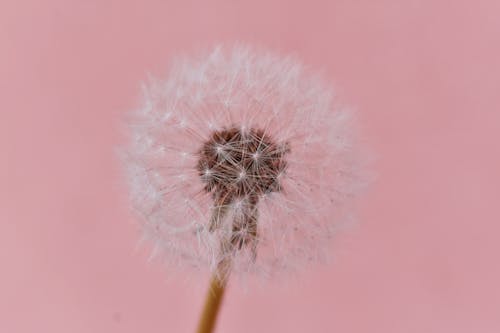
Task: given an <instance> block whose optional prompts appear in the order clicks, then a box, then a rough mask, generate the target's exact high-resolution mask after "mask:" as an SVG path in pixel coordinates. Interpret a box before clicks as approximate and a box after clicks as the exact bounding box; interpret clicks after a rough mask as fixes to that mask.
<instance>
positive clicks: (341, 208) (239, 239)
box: [124, 45, 364, 276]
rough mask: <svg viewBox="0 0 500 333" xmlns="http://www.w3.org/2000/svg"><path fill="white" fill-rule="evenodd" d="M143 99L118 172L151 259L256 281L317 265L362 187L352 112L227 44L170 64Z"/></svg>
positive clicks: (301, 77)
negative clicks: (226, 264) (224, 269)
mask: <svg viewBox="0 0 500 333" xmlns="http://www.w3.org/2000/svg"><path fill="white" fill-rule="evenodd" d="M143 96H144V97H143V103H142V105H141V107H140V108H138V110H136V111H135V112H134V113H133V114H132V115H131V116H130V119H129V121H128V125H129V128H130V132H131V140H130V143H129V145H128V146H127V147H126V149H125V154H124V156H125V158H124V164H125V166H126V170H127V178H128V181H129V184H130V190H131V191H130V193H131V200H132V204H133V206H134V208H135V211H136V212H137V213H138V214H139V215H140V220H141V221H142V223H141V226H142V230H143V233H144V237H145V238H146V239H148V240H150V241H151V242H153V244H154V250H153V251H154V254H155V255H157V256H158V257H159V258H162V259H163V260H165V261H166V262H168V263H169V264H176V265H180V266H182V267H193V268H203V267H205V268H208V269H209V270H211V271H215V270H216V267H217V265H218V264H219V263H220V262H222V261H223V260H228V259H229V260H230V261H231V266H232V271H233V272H234V273H235V274H247V273H256V274H261V275H264V276H269V275H273V274H275V273H280V272H288V271H294V270H296V269H297V268H300V267H301V266H303V265H305V264H307V263H309V262H315V261H320V260H322V259H325V258H326V257H327V256H328V252H329V251H328V250H329V248H330V246H329V244H330V243H331V238H332V236H333V235H334V233H335V231H336V230H337V229H338V227H339V226H341V225H344V224H345V223H346V222H348V221H349V219H350V216H351V207H350V206H351V205H350V203H351V202H352V200H351V199H352V198H353V197H355V195H356V194H357V192H358V191H359V189H360V188H361V187H362V186H363V184H364V181H363V172H362V171H361V170H362V159H361V157H360V156H361V154H360V153H359V148H358V144H357V141H356V140H355V135H354V129H353V121H352V114H351V112H350V111H349V110H348V109H346V108H345V107H343V106H341V105H340V104H339V103H338V102H337V101H336V99H335V96H334V94H333V91H332V89H331V88H330V87H329V86H328V85H327V84H325V83H324V82H323V81H322V80H321V79H320V78H318V77H317V76H315V75H314V74H311V73H310V72H309V71H308V70H306V69H304V67H303V66H302V65H301V64H300V63H299V62H297V61H296V60H294V59H293V58H291V57H281V56H278V55H275V54H273V53H270V52H267V51H264V50H261V49H256V48H252V47H249V46H244V45H236V46H231V47H216V48H214V49H213V50H212V51H211V52H208V53H201V54H199V55H196V56H192V57H180V58H179V59H177V61H176V62H174V64H173V65H172V67H171V70H170V73H169V75H168V77H167V79H164V80H163V79H150V80H149V81H148V82H147V83H146V84H145V85H144V89H143Z"/></svg>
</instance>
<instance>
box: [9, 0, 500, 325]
mask: <svg viewBox="0 0 500 333" xmlns="http://www.w3.org/2000/svg"><path fill="white" fill-rule="evenodd" d="M499 12H500V3H499V2H498V1H481V0H478V1H465V0H464V1H444V0H443V1H439V0H432V1H431V0H428V1H417V0H413V1H411V0H408V1H400V0H392V1H389V0H384V1H382V0H380V1H373V0H365V1H347V0H344V1H321V2H320V1H316V2H314V1H300V2H299V1H282V2H279V1H269V0H262V1H255V0H254V1H246V2H243V1H234V0H232V1H229V0H228V1H217V2H209V1H199V2H198V3H194V2H191V1H177V2H175V3H174V2H167V1H159V0H158V1H153V0H151V1H135V2H133V1H119V0H114V1H113V0H105V1H104V0H100V1H68V0H45V1H36V0H33V1H23V0H3V1H2V2H1V3H0V96H1V98H0V184H1V186H0V223H1V224H0V249H1V250H0V265H1V266H0V267H1V268H0V269H1V272H0V331H1V332H9V333H10V332H22V333H24V332H51V333H58V332H72V333H79V332H82V333H88V332H95V333H99V332H106V333H109V332H131V333H132V332H134V333H135V332H148V333H154V332H158V333H160V332H161V333H164V332H190V331H192V330H193V328H194V327H195V322H196V318H197V316H198V314H199V311H200V306H201V303H202V297H203V295H204V293H205V287H206V284H205V282H203V283H202V284H199V285H196V284H193V283H192V282H185V281H184V280H183V279H182V278H181V277H176V278H171V279H169V278H168V277H169V273H168V272H165V270H164V269H163V268H161V266H160V265H158V264H155V263H152V264H151V263H147V260H146V259H147V253H146V251H145V250H140V251H135V245H136V241H137V238H138V234H137V232H136V229H135V227H134V220H133V218H132V216H131V214H130V212H129V209H128V207H127V206H126V204H125V197H126V195H125V193H124V186H123V185H122V183H121V178H120V168H119V167H120V166H119V165H118V163H117V159H116V158H115V154H114V149H115V146H116V145H117V144H118V143H119V142H120V140H121V133H120V131H119V128H120V124H119V121H120V119H121V117H122V116H123V113H124V112H126V111H127V110H129V109H130V108H132V107H133V106H134V105H135V103H136V102H137V96H138V92H139V89H138V83H139V82H140V80H142V79H144V78H145V77H146V73H147V72H152V73H162V72H164V70H165V69H166V67H167V64H168V61H169V59H170V57H171V56H172V55H174V54H175V53H177V52H179V51H190V50H193V49H196V48H198V47H204V46H210V45H211V44H212V43H214V42H224V41H234V40H241V41H248V42H253V43H258V44H260V45H264V46H267V47H269V48H272V49H276V50H279V51H282V52H285V53H288V52H292V53H295V54H297V55H298V56H299V57H300V58H301V59H303V61H304V62H306V63H307V64H309V65H311V66H312V67H316V68H319V69H322V70H323V71H324V73H325V75H326V76H327V77H328V78H331V79H332V80H334V82H335V83H336V84H337V85H338V86H339V87H341V88H342V90H341V93H342V96H343V97H344V99H345V100H347V101H349V102H351V104H353V105H355V106H356V107H357V109H358V110H359V116H360V119H361V121H362V124H363V127H364V134H365V139H366V140H367V141H368V143H369V146H370V147H371V149H372V150H374V151H375V152H376V153H377V155H378V160H377V162H376V163H375V166H374V168H375V169H376V170H377V173H378V181H377V183H376V184H374V186H372V188H371V191H370V192H369V194H368V195H366V196H365V197H364V199H363V202H362V205H361V209H360V221H361V223H360V226H359V227H357V228H354V229H352V230H351V231H350V232H348V233H345V234H344V235H342V237H341V238H340V239H339V242H338V243H337V244H336V248H337V258H336V261H335V263H334V264H333V265H331V266H329V267H323V268H318V269H315V270H313V271H310V272H307V273H305V274H304V275H303V276H302V279H301V280H300V282H290V283H289V284H288V287H286V288H274V287H272V286H271V287H265V286H264V287H259V288H257V289H256V290H254V289H253V288H250V289H249V290H248V291H247V292H245V291H242V290H240V289H238V288H236V286H235V285H232V286H231V287H230V288H229V291H228V294H227V296H228V298H227V302H226V304H225V307H224V309H223V312H222V317H221V320H220V325H219V332H242V333H245V332H384V333H390V332H394V333H401V332H426V333H429V332H454V333H457V332H481V333H488V332H492V333H493V332H499V331H500V287H499V283H498V281H500V265H499V253H500V242H499V240H498V238H499V236H498V234H499V233H500V213H499V202H498V200H499V197H500V190H499V189H500V176H499V174H498V172H499V170H500V148H499V147H500V145H499V138H500V135H499V130H500V109H499V108H500V102H499V98H498V90H499V87H500V61H499V59H500V20H498V15H499V14H498V13H499ZM195 280H196V279H195ZM199 280H202V281H204V280H203V279H199Z"/></svg>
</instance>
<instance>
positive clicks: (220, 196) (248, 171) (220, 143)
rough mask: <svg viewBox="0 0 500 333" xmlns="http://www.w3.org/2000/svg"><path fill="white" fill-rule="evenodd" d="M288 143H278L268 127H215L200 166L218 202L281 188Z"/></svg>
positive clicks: (253, 197)
mask: <svg viewBox="0 0 500 333" xmlns="http://www.w3.org/2000/svg"><path fill="white" fill-rule="evenodd" d="M289 151H290V148H289V145H288V143H285V144H278V143H276V142H275V141H274V140H273V138H271V137H270V136H269V135H268V134H266V133H265V131H263V130H261V129H254V128H251V129H249V130H245V129H241V128H238V127H235V126H233V127H230V128H227V129H222V130H219V131H214V132H213V133H212V135H211V136H210V138H209V139H208V140H207V141H206V142H205V143H204V144H203V146H202V148H201V149H200V151H199V160H198V165H197V169H198V172H199V175H200V177H201V179H202V181H203V182H204V184H205V191H207V192H209V193H212V194H213V196H214V199H215V201H216V203H218V204H229V203H232V202H234V201H235V199H237V198H249V200H250V201H251V202H253V203H254V204H255V203H256V201H257V200H258V197H259V196H261V195H263V194H266V193H270V192H279V191H280V190H281V185H280V178H281V176H282V175H283V173H284V172H285V171H286V168H287V162H286V160H285V155H286V154H287V153H288V152H289Z"/></svg>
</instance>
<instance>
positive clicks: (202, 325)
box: [196, 262, 229, 333]
mask: <svg viewBox="0 0 500 333" xmlns="http://www.w3.org/2000/svg"><path fill="white" fill-rule="evenodd" d="M228 267H229V265H228V264H227V262H222V263H221V264H220V265H219V266H218V272H215V273H214V274H213V276H212V280H211V282H210V288H209V289H208V292H207V296H206V299H205V306H204V308H203V312H202V314H201V317H200V321H199V323H198V330H197V331H196V332H197V333H212V332H213V330H214V327H215V322H216V320H217V314H218V313H219V309H220V305H221V303H222V298H223V296H224V291H225V289H226V282H227V275H226V274H227V273H224V270H227V269H228Z"/></svg>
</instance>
